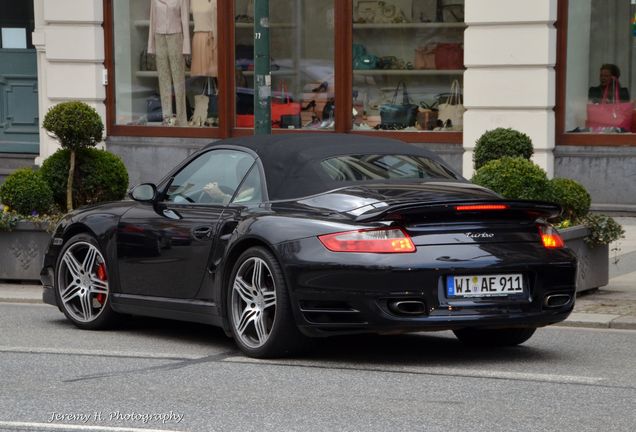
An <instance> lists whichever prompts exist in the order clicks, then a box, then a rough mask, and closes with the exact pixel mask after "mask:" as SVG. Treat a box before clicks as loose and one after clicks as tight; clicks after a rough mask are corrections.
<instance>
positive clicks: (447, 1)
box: [439, 0, 464, 23]
mask: <svg viewBox="0 0 636 432" xmlns="http://www.w3.org/2000/svg"><path fill="white" fill-rule="evenodd" d="M439 7H440V8H441V16H442V19H443V20H444V22H448V23H460V22H464V0H440V3H439Z"/></svg>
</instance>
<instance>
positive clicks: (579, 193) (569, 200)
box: [545, 177, 592, 221]
mask: <svg viewBox="0 0 636 432" xmlns="http://www.w3.org/2000/svg"><path fill="white" fill-rule="evenodd" d="M545 200H546V201H551V202H554V203H557V204H559V205H560V206H561V207H562V208H563V214H562V218H564V219H567V220H570V221H578V220H580V219H581V218H582V217H583V216H585V215H586V214H587V213H588V212H589V211H590V205H591V204H592V198H591V197H590V194H589V193H588V192H587V190H586V189H585V188H584V187H583V185H581V184H580V183H579V182H577V181H576V180H572V179H566V178H558V177H555V178H553V179H552V180H550V181H549V183H548V189H547V192H546V195H545Z"/></svg>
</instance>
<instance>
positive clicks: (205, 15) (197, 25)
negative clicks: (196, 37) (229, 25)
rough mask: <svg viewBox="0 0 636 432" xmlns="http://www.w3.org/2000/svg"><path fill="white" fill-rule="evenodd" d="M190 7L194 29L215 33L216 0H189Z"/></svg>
mask: <svg viewBox="0 0 636 432" xmlns="http://www.w3.org/2000/svg"><path fill="white" fill-rule="evenodd" d="M190 7H191V10H192V18H193V19H194V31H195V32H212V33H215V30H216V0H191V4H190ZM215 36H216V35H215Z"/></svg>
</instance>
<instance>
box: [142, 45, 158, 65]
mask: <svg viewBox="0 0 636 432" xmlns="http://www.w3.org/2000/svg"><path fill="white" fill-rule="evenodd" d="M139 70H141V71H156V70H157V56H156V55H155V54H148V49H147V48H144V49H143V50H142V51H141V54H140V56H139Z"/></svg>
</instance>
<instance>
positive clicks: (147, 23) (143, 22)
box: [133, 19, 194, 29]
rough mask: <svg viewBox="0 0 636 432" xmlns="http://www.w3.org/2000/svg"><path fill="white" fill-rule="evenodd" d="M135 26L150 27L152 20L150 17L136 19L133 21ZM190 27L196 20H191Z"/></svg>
mask: <svg viewBox="0 0 636 432" xmlns="http://www.w3.org/2000/svg"><path fill="white" fill-rule="evenodd" d="M133 26H135V27H137V28H142V29H143V28H148V27H150V20H149V19H143V20H135V21H133ZM190 27H194V21H192V20H190Z"/></svg>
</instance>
